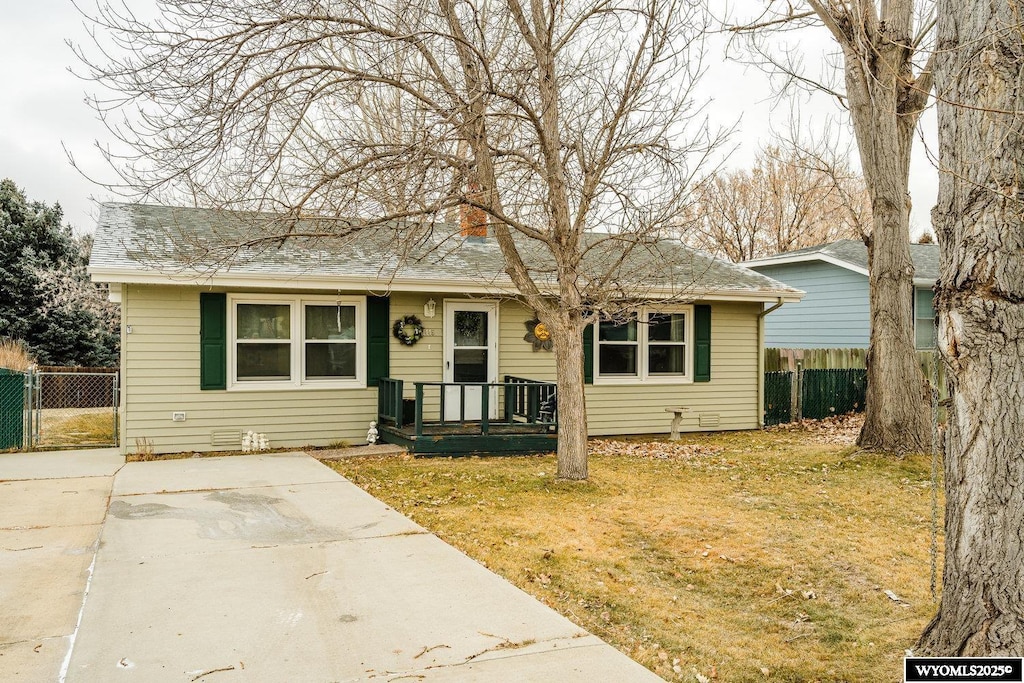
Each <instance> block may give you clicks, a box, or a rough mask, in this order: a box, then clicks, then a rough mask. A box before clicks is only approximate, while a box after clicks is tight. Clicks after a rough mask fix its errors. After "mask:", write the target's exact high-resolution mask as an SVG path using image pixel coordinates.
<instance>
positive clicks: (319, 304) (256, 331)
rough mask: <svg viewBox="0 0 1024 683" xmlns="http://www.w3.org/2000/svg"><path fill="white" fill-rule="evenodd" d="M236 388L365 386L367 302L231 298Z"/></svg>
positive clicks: (232, 363)
mask: <svg viewBox="0 0 1024 683" xmlns="http://www.w3.org/2000/svg"><path fill="white" fill-rule="evenodd" d="M228 300H229V306H228V311H229V313H228V318H229V329H230V334H231V343H230V344H229V352H228V353H229V358H228V363H229V368H230V382H229V388H232V389H284V388H290V389H291V388H300V387H301V388H310V387H321V388H338V387H356V386H360V387H361V386H365V377H364V372H365V371H364V368H365V365H366V364H365V358H366V341H365V328H366V325H365V299H363V298H362V297H341V298H338V297H313V296H276V295H275V296H271V295H263V296H251V295H232V296H229V299H228Z"/></svg>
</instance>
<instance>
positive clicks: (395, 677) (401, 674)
mask: <svg viewBox="0 0 1024 683" xmlns="http://www.w3.org/2000/svg"><path fill="white" fill-rule="evenodd" d="M483 635H489V634H483ZM589 635H591V634H589V633H581V634H577V635H573V636H558V637H555V638H546V639H543V640H529V641H523V642H522V643H512V641H510V640H507V639H505V641H504V642H503V643H500V644H498V645H495V646H494V647H489V648H485V649H483V650H481V651H480V652H477V653H475V654H472V655H469V656H468V657H466V658H465V659H463V660H462V661H461V662H450V663H448V664H433V665H430V666H424V667H422V668H419V669H409V670H407V671H379V672H372V673H371V672H367V674H368V675H367V676H359V677H357V678H349V679H346V680H345V681H344V682H343V683H358V682H359V681H368V680H375V679H379V678H387V680H388V681H389V682H390V681H399V680H402V679H404V678H425V677H426V672H429V671H433V670H437V669H456V668H458V667H462V666H467V665H470V664H474V663H476V662H477V661H478V658H479V657H481V656H483V655H485V654H488V653H491V652H507V653H508V654H507V655H505V656H501V657H492V658H489V659H487V660H484V661H497V660H501V659H511V658H513V657H527V656H531V655H535V654H538V653H536V652H521V650H525V649H526V648H528V647H531V646H533V645H545V644H551V643H554V644H555V645H554V647H555V648H557V647H559V646H558V645H557V643H562V642H564V643H566V646H565V647H562V648H559V651H566V650H581V649H584V648H592V647H600V645H599V643H580V644H573V643H574V642H575V641H578V640H579V639H580V638H581V637H586V636H589ZM492 637H494V638H497V637H499V636H492ZM506 643H512V645H511V646H510V645H507V644H506ZM436 647H438V646H435V648H436ZM553 651H554V648H551V649H547V650H543V652H553Z"/></svg>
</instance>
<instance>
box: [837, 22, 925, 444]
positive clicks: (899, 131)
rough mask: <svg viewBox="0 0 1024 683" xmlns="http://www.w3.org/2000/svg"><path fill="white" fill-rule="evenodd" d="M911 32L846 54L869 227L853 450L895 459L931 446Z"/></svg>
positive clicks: (876, 37)
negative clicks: (920, 307)
mask: <svg viewBox="0 0 1024 683" xmlns="http://www.w3.org/2000/svg"><path fill="white" fill-rule="evenodd" d="M897 14H900V13H897ZM904 14H905V13H904ZM899 25H903V29H902V30H900V29H899V28H898V27H899ZM909 26H910V24H909V15H906V16H905V17H903V19H902V20H900V21H894V22H892V25H889V24H886V23H885V22H882V23H881V24H879V25H878V26H877V27H874V28H873V30H870V31H868V32H867V35H868V36H870V38H871V39H872V41H873V45H872V46H871V49H870V55H869V57H866V56H865V55H864V52H863V51H864V46H861V45H845V46H844V59H845V73H846V83H847V94H848V96H849V103H850V116H851V117H852V119H853V128H854V132H855V134H856V137H857V149H858V152H859V153H860V160H861V168H862V170H863V173H864V179H865V181H866V183H867V187H868V191H869V192H870V195H871V213H872V221H873V222H872V234H871V237H870V239H869V241H868V273H869V275H868V280H869V302H870V316H871V338H870V342H869V346H868V358H867V367H868V373H867V374H868V392H867V401H866V405H865V412H864V426H863V428H862V429H861V432H860V436H859V437H858V439H857V443H858V444H859V445H860V446H862V447H864V448H871V449H877V450H882V451H889V452H895V453H903V452H908V451H927V450H928V449H929V446H930V443H931V428H930V421H929V419H928V400H927V397H928V394H927V391H926V388H925V384H924V375H923V374H922V372H921V369H920V366H919V365H918V361H917V353H916V351H915V348H914V325H913V314H912V312H911V305H912V301H913V292H914V289H913V279H914V264H913V262H912V261H911V259H910V199H909V193H908V184H909V177H910V151H911V145H912V143H913V139H914V138H913V132H914V126H915V124H916V121H917V113H916V112H914V113H913V115H907V116H901V115H900V112H901V102H900V99H901V96H902V93H903V90H904V89H905V88H906V83H905V79H906V77H907V73H906V72H907V71H908V70H909V65H908V63H907V61H906V59H907V58H906V53H905V51H904V49H903V46H904V45H906V44H907V41H908V40H909V39H910V38H909V35H905V34H908V33H909Z"/></svg>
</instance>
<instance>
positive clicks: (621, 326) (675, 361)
mask: <svg viewBox="0 0 1024 683" xmlns="http://www.w3.org/2000/svg"><path fill="white" fill-rule="evenodd" d="M595 327H596V328H597V329H596V335H597V339H596V342H597V349H596V350H597V354H596V355H597V373H596V381H598V382H627V383H628V382H690V381H693V372H692V369H691V368H692V365H693V345H692V343H691V339H692V337H693V307H692V306H685V307H678V308H672V309H669V310H658V309H653V308H652V309H642V310H640V311H639V312H637V313H636V314H634V315H633V316H631V317H630V318H629V319H627V320H626V321H601V322H599V323H598V324H597V325H596V326H595Z"/></svg>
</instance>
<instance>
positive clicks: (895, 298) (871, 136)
mask: <svg viewBox="0 0 1024 683" xmlns="http://www.w3.org/2000/svg"><path fill="white" fill-rule="evenodd" d="M928 7H929V2H928V1H927V0H924V1H923V2H922V0H886V1H879V0H839V1H825V0H803V2H800V3H797V4H795V5H794V4H793V3H790V2H778V1H776V2H771V3H770V4H769V7H768V8H767V9H766V10H765V12H764V14H763V15H762V16H761V17H760V18H758V19H756V20H754V21H751V22H748V23H747V24H746V25H744V26H740V27H736V29H735V30H737V31H739V32H742V33H744V34H746V35H748V36H750V37H751V40H752V41H753V42H754V45H755V47H756V48H757V49H758V51H759V53H760V54H761V55H763V56H764V57H765V58H766V59H768V60H769V62H770V63H771V64H772V66H773V67H774V68H775V69H776V72H777V73H781V74H783V75H784V76H785V77H786V78H787V80H788V81H790V82H795V83H798V84H801V85H805V86H808V87H813V88H818V89H821V90H824V91H825V92H827V93H830V94H831V95H834V96H835V97H836V98H838V99H839V101H840V102H841V103H842V104H843V105H844V106H845V107H846V108H847V109H848V110H849V113H850V121H851V122H852V124H853V131H854V135H855V137H856V140H857V148H858V151H859V153H860V163H861V170H862V172H863V174H864V180H865V182H866V184H867V188H868V192H869V194H870V197H871V213H872V222H873V227H872V230H871V235H870V237H869V239H868V272H869V282H870V294H869V300H870V309H871V338H870V344H869V347H868V357H867V366H868V393H867V401H866V406H865V419H864V427H863V429H862V430H861V433H860V436H859V438H858V443H859V444H860V445H861V446H863V447H866V448H876V449H880V450H885V451H892V452H906V451H926V450H928V448H929V444H930V433H931V430H930V428H929V420H928V401H927V390H926V385H925V382H924V378H923V376H922V374H921V370H920V368H919V366H918V362H917V356H916V354H915V348H914V325H913V316H912V312H911V309H912V301H913V275H914V265H913V262H912V261H911V258H910V198H909V192H908V185H909V174H910V151H911V145H912V143H913V140H914V130H915V128H916V126H917V122H918V119H919V118H920V114H921V112H922V111H923V110H924V108H925V105H926V104H927V99H928V93H929V91H930V90H931V87H932V62H933V57H932V55H933V54H934V53H933V52H932V50H931V40H932V34H933V27H934V12H932V11H928ZM810 25H823V26H824V27H825V28H826V29H827V30H828V31H829V33H830V34H831V36H832V38H833V39H834V40H835V43H836V45H838V47H839V50H840V52H841V60H840V61H841V71H842V74H843V80H844V83H845V87H840V86H839V85H837V84H833V83H827V82H822V81H820V80H818V79H817V78H816V77H814V76H811V75H808V74H807V73H806V72H805V71H804V70H803V69H802V68H801V65H800V64H799V63H798V60H796V59H795V58H792V54H790V53H787V54H785V55H783V57H782V58H777V57H776V56H775V55H773V53H772V51H771V50H770V49H766V48H765V44H764V42H763V39H764V38H765V37H766V36H767V35H769V34H771V33H773V32H776V31H785V30H792V29H794V28H798V27H801V26H810ZM822 61H823V62H824V61H825V60H822Z"/></svg>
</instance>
